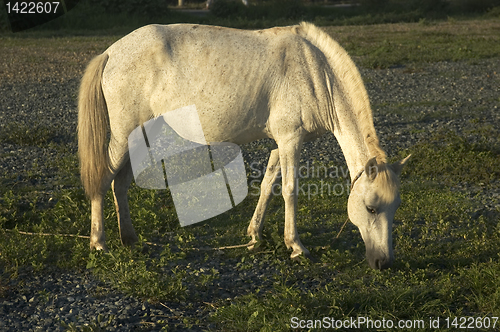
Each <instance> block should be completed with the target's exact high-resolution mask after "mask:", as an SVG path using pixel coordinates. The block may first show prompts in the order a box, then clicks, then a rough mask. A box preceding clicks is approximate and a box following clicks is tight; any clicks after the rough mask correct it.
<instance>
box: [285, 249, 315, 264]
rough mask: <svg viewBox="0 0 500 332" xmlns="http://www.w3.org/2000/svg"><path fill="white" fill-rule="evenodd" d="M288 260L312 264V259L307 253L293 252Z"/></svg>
mask: <svg viewBox="0 0 500 332" xmlns="http://www.w3.org/2000/svg"><path fill="white" fill-rule="evenodd" d="M290 258H291V259H292V260H294V261H296V262H299V263H305V262H312V261H314V258H313V257H312V256H311V253H310V252H309V251H301V252H295V251H294V252H293V253H292V254H291V255H290Z"/></svg>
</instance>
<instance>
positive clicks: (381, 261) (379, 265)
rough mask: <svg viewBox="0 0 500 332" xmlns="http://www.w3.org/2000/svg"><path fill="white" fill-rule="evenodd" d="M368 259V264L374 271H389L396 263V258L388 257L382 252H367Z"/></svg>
mask: <svg viewBox="0 0 500 332" xmlns="http://www.w3.org/2000/svg"><path fill="white" fill-rule="evenodd" d="M366 258H367V260H368V264H369V265H370V267H371V268H372V269H375V270H384V269H388V268H390V267H391V266H392V263H393V262H394V257H392V255H386V254H385V253H382V252H368V251H367V252H366Z"/></svg>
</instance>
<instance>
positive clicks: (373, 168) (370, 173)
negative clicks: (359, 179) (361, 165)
mask: <svg viewBox="0 0 500 332" xmlns="http://www.w3.org/2000/svg"><path fill="white" fill-rule="evenodd" d="M365 173H366V176H367V177H368V179H370V180H371V181H373V180H375V178H376V177H377V174H378V166H377V158H376V157H373V158H372V159H370V160H368V161H367V162H366V165H365Z"/></svg>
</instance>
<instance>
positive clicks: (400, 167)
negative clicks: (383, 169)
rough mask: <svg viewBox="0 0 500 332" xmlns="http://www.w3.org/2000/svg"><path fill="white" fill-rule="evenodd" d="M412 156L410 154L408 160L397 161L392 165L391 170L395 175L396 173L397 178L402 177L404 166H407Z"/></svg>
mask: <svg viewBox="0 0 500 332" xmlns="http://www.w3.org/2000/svg"><path fill="white" fill-rule="evenodd" d="M410 157H411V154H409V155H408V156H407V157H406V158H404V159H401V160H400V161H396V162H395V163H393V164H391V168H392V169H393V170H394V173H396V175H397V176H400V175H401V171H402V170H403V166H404V165H406V162H407V161H408V159H410Z"/></svg>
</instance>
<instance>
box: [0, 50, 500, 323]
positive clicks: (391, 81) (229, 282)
mask: <svg viewBox="0 0 500 332" xmlns="http://www.w3.org/2000/svg"><path fill="white" fill-rule="evenodd" d="M4 56H6V55H5V54H4ZM10 56H11V57H12V56H15V55H13V54H11V55H10ZM80 60H81V59H80ZM85 60H88V57H86V58H85ZM84 63H85V62H84ZM42 64H43V63H42ZM0 66H1V65H0ZM7 66H8V65H7V64H6V62H3V67H0V75H1V77H2V80H1V81H0V138H2V139H0V175H2V176H3V177H4V181H5V184H6V185H8V184H9V183H12V184H14V183H16V184H18V185H25V186H30V185H35V184H36V185H42V186H43V187H44V188H46V196H47V201H48V199H49V196H50V195H49V194H47V193H50V192H51V191H52V190H57V189H60V188H61V186H62V185H60V184H59V183H60V181H59V180H60V179H59V178H58V174H57V169H56V168H54V167H52V166H51V160H53V159H54V158H61V157H62V156H63V155H65V154H66V155H70V154H74V153H75V152H76V142H75V128H76V119H77V112H76V107H75V105H76V91H77V87H78V84H79V75H80V73H81V68H82V66H83V65H82V66H80V67H78V68H76V69H75V68H73V67H72V68H70V69H68V70H64V69H61V68H59V67H58V66H57V65H56V66H54V68H58V70H57V71H56V72H53V71H52V72H51V70H50V68H49V69H44V70H45V71H44V72H42V73H41V74H40V73H39V72H38V74H36V75H31V74H30V70H34V69H32V68H24V69H22V68H19V70H18V71H16V70H13V69H12V68H7ZM499 69H500V59H499V58H497V59H489V60H481V61H475V62H474V63H469V62H458V63H451V62H442V63H435V64H429V65H425V66H413V67H398V68H392V69H385V70H367V69H363V70H362V75H363V78H364V80H365V82H366V87H367V89H368V92H369V95H370V96H371V100H372V105H373V109H374V113H375V127H376V129H377V131H378V133H379V138H380V141H381V143H382V145H383V147H384V148H385V150H386V151H387V153H388V156H394V155H396V154H397V152H398V151H400V150H401V149H405V148H408V147H410V146H412V145H414V144H416V143H418V142H419V141H421V140H424V139H425V138H427V137H429V135H432V134H433V133H434V132H436V131H437V130H440V129H443V128H445V129H451V130H454V131H456V132H457V133H459V134H461V135H471V134H470V131H471V130H472V129H474V126H475V124H474V121H470V120H471V119H476V124H477V123H480V124H491V125H493V126H494V127H497V128H498V127H499V126H500V113H499V112H498V106H499V104H500V100H499V96H500V70H499ZM34 71H35V72H36V70H34ZM4 78H6V79H4ZM32 126H38V128H40V131H41V132H42V133H43V128H45V127H56V128H57V130H55V134H53V135H52V136H51V137H49V141H55V142H66V143H67V147H68V149H67V151H61V150H60V148H58V147H57V146H56V145H49V146H48V147H38V146H26V145H17V144H12V143H9V140H8V139H5V138H6V137H8V136H9V135H8V134H6V133H7V132H8V131H12V130H21V132H22V128H24V127H26V128H27V127H32ZM53 132H54V131H53ZM41 135H42V136H43V134H41ZM473 138H474V137H473V136H471V137H470V139H473ZM33 139H36V138H33ZM492 139H496V140H498V139H499V138H492ZM272 146H273V143H272V142H271V141H263V142H262V141H261V142H259V143H251V144H248V145H246V146H244V147H243V149H244V154H245V160H246V162H247V165H249V163H250V162H256V163H257V165H259V166H257V168H259V169H261V167H263V166H264V165H265V161H266V160H267V157H268V152H269V150H270V148H271V147H272ZM313 160H320V161H325V162H333V163H335V164H341V165H343V164H344V161H343V157H342V154H341V151H340V149H339V147H338V145H337V143H336V142H335V139H334V137H333V135H331V134H328V135H325V136H324V137H322V138H321V139H319V140H317V141H314V142H310V143H306V144H305V146H304V152H303V156H302V162H312V161H313ZM33 163H36V164H37V165H38V167H39V168H40V169H41V170H42V172H41V173H43V176H40V178H39V179H38V180H37V182H36V183H31V182H27V181H28V180H26V179H25V177H24V175H23V174H25V173H26V172H27V171H29V169H31V168H32V167H33ZM453 189H454V190H458V191H462V192H466V193H467V194H469V195H470V197H475V199H477V200H479V203H480V204H483V205H484V207H485V208H484V209H485V210H486V211H493V209H495V208H499V207H500V183H499V182H498V181H497V182H496V183H494V185H493V186H491V187H489V188H488V189H485V188H483V187H482V186H480V185H474V184H468V185H466V184H458V185H457V187H456V188H453ZM214 256H217V257H215V258H214V259H213V260H212V261H211V262H210V263H201V262H191V268H192V269H196V270H199V271H202V272H203V271H208V270H210V269H212V268H216V269H217V271H218V272H219V278H218V279H217V280H216V281H215V282H214V284H213V287H212V288H211V289H210V290H209V291H207V293H206V294H201V295H200V296H201V298H202V300H203V301H204V302H208V303H210V302H211V299H213V298H214V297H217V298H228V299H230V298H234V297H235V296H237V295H240V294H244V293H246V292H247V291H248V290H255V289H257V288H261V289H263V290H265V289H266V288H267V287H272V281H273V278H272V277H271V276H272V275H273V274H274V273H275V271H274V270H273V268H272V267H267V266H263V265H259V264H258V262H256V265H255V267H256V268H255V269H252V270H250V271H248V270H245V271H243V270H239V269H238V268H236V263H237V261H234V262H231V259H227V258H224V253H223V252H215V253H214ZM221 261H224V262H225V264H224V265H221V264H220V262H221ZM248 280H251V281H252V282H251V283H249V282H247V281H248ZM8 288H9V291H8V292H7V293H6V297H5V298H0V331H38V330H43V331H62V330H65V328H64V326H63V325H64V324H62V323H61V322H65V323H66V324H75V325H80V326H82V325H85V324H91V326H92V324H94V325H93V326H97V325H95V324H97V323H95V322H96V319H97V317H98V316H99V315H102V317H103V321H102V326H103V327H105V328H104V330H109V331H130V330H139V329H141V330H159V329H160V327H161V326H162V321H168V324H169V327H170V326H175V325H176V324H180V325H182V320H183V318H184V317H197V318H199V319H200V321H201V322H202V323H201V325H200V326H194V327H192V328H191V330H192V331H201V330H205V329H207V328H210V327H211V326H210V323H209V321H208V319H207V315H208V314H209V312H208V311H207V310H208V309H205V308H206V307H207V306H206V305H204V304H202V305H200V306H198V305H196V304H195V305H189V304H186V303H182V302H181V303H155V304H151V303H148V302H144V301H142V300H140V299H137V298H134V297H130V296H127V295H124V294H120V293H117V292H116V291H114V290H113V289H112V287H111V286H110V285H107V284H104V283H102V282H100V281H99V280H97V279H96V278H95V277H93V276H92V275H91V274H90V273H89V272H88V271H84V272H68V271H59V270H54V271H51V272H47V273H46V274H44V275H35V274H33V273H31V270H30V269H20V271H19V277H18V278H17V279H15V280H12V281H11V284H10V285H8ZM203 301H202V302H203ZM110 318H111V322H110V323H108V322H107V321H108V319H110ZM182 330H186V329H185V328H182Z"/></svg>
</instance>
